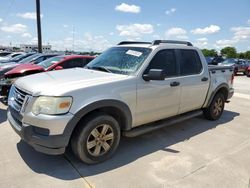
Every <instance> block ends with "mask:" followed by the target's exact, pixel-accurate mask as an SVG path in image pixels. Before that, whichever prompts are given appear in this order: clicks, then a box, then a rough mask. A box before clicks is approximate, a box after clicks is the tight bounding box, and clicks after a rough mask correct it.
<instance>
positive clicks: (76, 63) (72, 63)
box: [62, 59, 83, 69]
mask: <svg viewBox="0 0 250 188" xmlns="http://www.w3.org/2000/svg"><path fill="white" fill-rule="evenodd" d="M62 66H63V68H64V69H70V68H74V67H83V60H82V59H71V60H68V61H65V62H64V63H63V65H62Z"/></svg>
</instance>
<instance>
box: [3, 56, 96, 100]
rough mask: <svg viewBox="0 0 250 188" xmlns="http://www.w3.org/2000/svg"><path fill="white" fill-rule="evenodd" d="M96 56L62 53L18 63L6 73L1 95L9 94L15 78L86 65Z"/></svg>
mask: <svg viewBox="0 0 250 188" xmlns="http://www.w3.org/2000/svg"><path fill="white" fill-rule="evenodd" d="M94 58H95V57H93V56H86V55H62V56H55V57H52V58H49V59H47V60H45V61H42V62H41V63H38V64H32V63H27V64H21V65H18V66H17V67H15V68H14V69H12V70H10V71H8V72H6V73H5V74H4V78H5V82H4V83H1V86H2V89H1V95H2V96H8V93H9V89H10V86H11V84H12V82H13V80H15V78H19V77H22V76H26V75H30V74H35V73H40V72H47V71H53V70H61V69H69V68H74V67H84V66H85V65H87V64H88V63H89V62H90V61H92V60H93V59H94ZM2 82H3V81H2Z"/></svg>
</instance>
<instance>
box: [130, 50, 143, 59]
mask: <svg viewBox="0 0 250 188" xmlns="http://www.w3.org/2000/svg"><path fill="white" fill-rule="evenodd" d="M126 54H128V55H132V56H136V57H140V56H141V55H142V53H141V52H138V51H135V50H128V51H127V52H126Z"/></svg>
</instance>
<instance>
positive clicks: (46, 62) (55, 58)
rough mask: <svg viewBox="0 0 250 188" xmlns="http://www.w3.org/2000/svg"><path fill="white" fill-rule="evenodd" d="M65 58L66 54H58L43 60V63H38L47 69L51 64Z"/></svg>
mask: <svg viewBox="0 0 250 188" xmlns="http://www.w3.org/2000/svg"><path fill="white" fill-rule="evenodd" d="M63 58H64V56H56V57H52V58H49V59H47V60H45V61H42V62H41V63H38V65H40V66H42V67H43V68H45V69H47V68H49V67H50V66H52V65H54V64H55V63H57V62H59V61H61V60H62V59H63Z"/></svg>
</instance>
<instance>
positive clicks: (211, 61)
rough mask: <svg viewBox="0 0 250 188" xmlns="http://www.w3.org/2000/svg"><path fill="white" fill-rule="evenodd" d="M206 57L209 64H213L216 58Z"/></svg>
mask: <svg viewBox="0 0 250 188" xmlns="http://www.w3.org/2000/svg"><path fill="white" fill-rule="evenodd" d="M205 58H206V61H207V64H208V65H211V64H212V63H213V60H214V57H210V56H209V57H205Z"/></svg>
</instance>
